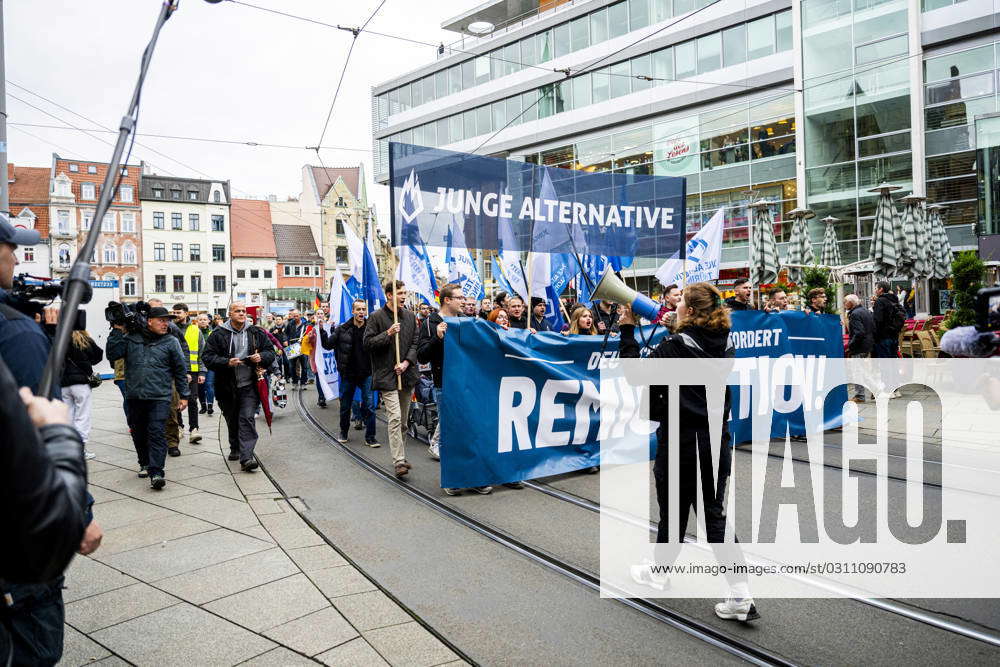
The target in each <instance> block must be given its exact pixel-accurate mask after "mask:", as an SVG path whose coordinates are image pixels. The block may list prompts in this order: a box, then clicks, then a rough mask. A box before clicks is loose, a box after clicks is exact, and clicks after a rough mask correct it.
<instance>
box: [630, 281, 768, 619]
mask: <svg viewBox="0 0 1000 667" xmlns="http://www.w3.org/2000/svg"><path fill="white" fill-rule="evenodd" d="M636 324H637V318H636V316H635V313H634V312H633V308H632V307H630V306H627V305H626V306H622V308H621V314H620V316H619V319H618V326H619V329H620V330H621V343H620V346H619V356H621V357H622V358H638V357H639V349H640V348H639V343H638V342H636V339H635V327H636ZM729 328H730V319H729V309H728V308H726V306H725V303H724V302H723V300H722V294H721V293H720V292H719V290H718V289H716V287H715V286H714V285H712V284H710V283H704V282H702V283H694V284H691V285H688V286H687V287H685V288H684V289H683V290H682V294H681V299H680V301H679V302H678V304H677V319H676V325H675V326H674V329H673V330H674V335H672V336H668V337H667V338H665V339H664V340H663V341H661V342H660V344H659V345H657V346H656V348H655V349H653V350H652V352H651V354H650V355H649V356H651V357H660V358H674V359H676V358H684V359H709V358H719V357H722V358H726V357H733V356H734V353H735V351H734V349H733V347H732V345H731V343H730V342H729ZM651 403H652V401H651ZM663 403H664V404H665V401H664V402H663ZM678 403H679V408H680V411H679V424H678V434H679V447H680V451H679V452H678V460H679V462H680V470H679V474H678V480H679V484H680V488H679V493H678V498H679V501H680V508H679V509H680V514H679V518H680V535H679V536H677V537H678V541H677V542H676V543H675V544H673V545H669V544H666V543H667V542H669V539H668V535H669V533H668V531H669V513H668V506H667V504H668V498H669V495H668V488H667V481H668V479H669V478H668V468H667V465H668V447H669V445H668V440H667V437H668V436H667V434H668V429H667V421H666V414H665V411H664V410H659V409H656V410H651V414H650V419H651V420H652V421H658V422H660V426H659V428H658V429H657V431H656V436H657V447H656V459H655V462H654V464H653V476H654V478H655V480H656V500H657V503H658V504H659V507H660V523H659V528H658V530H657V535H656V541H657V543H658V545H657V550H656V560H657V562H656V563H655V565H657V566H663V565H671V564H672V563H673V560H674V559H675V558H676V556H677V553H678V551H679V545H680V543H681V542H683V540H684V533H685V531H686V528H687V519H688V514H689V512H690V510H691V509H695V511H697V495H696V494H697V493H698V489H699V487H700V488H701V493H702V500H703V503H704V509H705V528H706V532H707V534H708V541H709V543H711V545H712V549H713V551H714V553H715V554H716V558H717V559H718V560H719V562H720V563H727V564H733V563H735V564H736V565H745V562H744V559H743V552H742V549H740V547H739V544H738V543H736V541H735V539H734V541H733V542H732V543H726V542H725V534H726V515H725V509H724V499H725V495H726V482H727V480H728V478H729V473H730V470H731V468H732V450H731V448H730V438H729V429H728V427H727V424H726V421H725V417H726V416H727V415H728V414H729V404H730V394H729V389H728V387H727V388H726V398H725V406H724V409H723V412H722V414H723V422H722V442H721V447H720V452H719V465H718V478H717V480H713V481H715V483H714V484H711V483H709V484H702V483H701V480H699V479H698V477H697V475H698V464H699V462H700V464H701V471H702V474H703V475H704V474H707V475H709V476H711V474H712V470H713V465H712V448H711V446H710V436H709V425H708V405H707V401H706V397H705V389H704V387H700V386H697V385H693V386H686V387H684V388H683V389H682V390H681V392H680V396H679V399H678ZM654 412H655V413H654ZM660 543H662V544H660ZM651 565H654V564H653V563H648V562H647V563H644V564H643V565H638V566H633V567H632V577H633V579H635V580H636V581H638V582H640V583H643V584H646V585H650V586H653V587H655V588H660V589H661V590H662V589H664V588H665V587H666V586H667V585H668V583H669V582H668V581H667V579H666V577H664V576H663V575H661V574H659V573H657V572H656V571H654V570H653V569H652V568H651V567H650V566H651ZM730 571H732V568H731V569H730ZM743 571H744V572H745V571H746V570H745V568H744V569H743ZM726 579H727V581H728V583H729V586H730V593H729V596H728V598H727V599H726V601H725V602H720V603H719V604H717V605H715V613H716V615H718V616H719V617H720V618H723V619H727V620H739V621H744V622H745V621H752V620H754V619H757V618H759V617H760V615H759V614H758V613H757V609H756V607H755V605H754V601H753V598H752V597H751V595H750V590H749V587H748V585H747V578H746V574H742V575H738V574H727V575H726Z"/></svg>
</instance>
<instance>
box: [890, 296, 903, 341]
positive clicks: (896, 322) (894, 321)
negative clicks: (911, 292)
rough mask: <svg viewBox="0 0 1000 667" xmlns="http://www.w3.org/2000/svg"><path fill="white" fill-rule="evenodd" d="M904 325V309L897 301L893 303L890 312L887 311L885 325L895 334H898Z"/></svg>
mask: <svg viewBox="0 0 1000 667" xmlns="http://www.w3.org/2000/svg"><path fill="white" fill-rule="evenodd" d="M905 325H906V311H905V310H903V307H902V306H901V305H899V304H898V303H894V304H893V308H892V312H890V313H889V321H888V322H887V323H886V327H887V328H888V329H889V331H890V332H892V333H893V334H895V335H897V336H898V335H899V332H900V331H902V330H903V327H904V326H905Z"/></svg>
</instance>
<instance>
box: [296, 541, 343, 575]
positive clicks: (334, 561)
mask: <svg viewBox="0 0 1000 667" xmlns="http://www.w3.org/2000/svg"><path fill="white" fill-rule="evenodd" d="M288 555H289V556H291V558H292V560H293V561H295V564H296V565H298V566H299V567H300V568H302V571H303V572H312V571H313V570H324V569H326V568H328V567H340V566H341V565H347V561H346V560H344V557H343V556H341V555H340V554H339V553H337V552H336V551H335V550H334V549H333V547H331V546H329V545H327V544H323V545H321V546H315V547H303V548H301V549H289V550H288Z"/></svg>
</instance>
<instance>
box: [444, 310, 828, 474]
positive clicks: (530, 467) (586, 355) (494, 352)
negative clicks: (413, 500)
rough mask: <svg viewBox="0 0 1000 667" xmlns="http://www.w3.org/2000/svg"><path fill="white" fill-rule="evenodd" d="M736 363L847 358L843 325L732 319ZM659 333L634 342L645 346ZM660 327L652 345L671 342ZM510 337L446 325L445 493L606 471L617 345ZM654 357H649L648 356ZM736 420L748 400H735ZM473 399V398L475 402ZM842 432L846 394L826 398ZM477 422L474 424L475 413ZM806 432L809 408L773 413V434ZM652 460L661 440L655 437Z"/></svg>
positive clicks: (485, 327)
mask: <svg viewBox="0 0 1000 667" xmlns="http://www.w3.org/2000/svg"><path fill="white" fill-rule="evenodd" d="M732 319H733V328H732V331H731V333H730V336H731V338H732V340H733V343H734V345H735V346H736V355H737V357H747V356H770V357H780V356H782V355H789V354H794V355H797V356H807V357H808V356H815V357H817V358H821V357H843V345H842V342H841V340H842V337H841V328H840V320H839V319H838V318H837V317H836V316H833V315H806V314H805V313H800V312H786V313H781V314H772V315H769V314H765V313H762V312H756V311H748V312H737V313H733V314H732ZM652 330H653V328H652V327H647V328H646V329H644V330H643V332H642V335H641V336H640V335H639V332H637V335H636V338H637V339H638V340H640V341H644V340H647V339H648V338H649V335H650V333H652ZM666 335H667V332H665V331H664V330H663V329H662V328H657V329H656V333H654V334H653V338H652V339H651V340H648V343H649V344H650V345H652V346H655V345H657V344H658V343H659V342H660V341H661V340H662V339H663V338H664V337H665V336H666ZM603 341H604V338H603V337H602V336H562V335H560V334H557V333H540V334H530V333H529V332H528V331H526V330H522V329H511V330H509V331H503V330H501V329H499V328H498V327H495V326H493V325H491V324H489V323H487V322H484V321H482V320H480V319H478V318H475V319H469V318H448V335H447V336H445V355H444V358H445V373H444V387H443V389H444V396H445V398H444V400H443V401H442V403H443V404H442V405H441V406H440V407H439V409H440V418H441V485H442V486H443V487H455V488H469V487H474V486H485V485H490V484H502V483H505V482H513V481H521V480H527V479H536V478H539V477H547V476H550V475H558V474H561V473H566V472H571V471H574V470H581V469H583V468H588V467H590V466H595V465H599V464H600V460H599V455H600V441H599V439H598V432H599V430H600V428H601V420H600V369H601V366H602V365H603V364H605V363H607V361H608V360H610V359H613V358H614V357H617V355H618V340H617V338H614V337H612V338H610V339H608V343H607V346H606V348H605V349H604V350H603V352H602V343H603ZM647 352H648V349H644V350H643V354H644V355H645V354H646V353H647ZM733 394H734V397H733V407H732V410H733V415H736V416H737V417H738V415H739V410H740V405H741V404H740V396H739V392H738V391H734V392H733ZM470 397H474V398H470ZM826 400H827V404H828V405H829V406H835V407H836V409H835V410H828V411H827V414H833V415H835V416H836V419H835V420H833V421H830V422H828V423H827V424H826V428H832V427H834V426H839V425H840V421H839V417H840V406H842V405H843V402H844V401H846V400H847V392H846V388H844V387H840V388H838V389H835V390H834V391H832V392H831V393H830V395H829V396H827V398H826ZM473 414H474V415H475V418H470V416H471V415H473ZM786 428H790V429H791V432H792V433H793V434H802V433H804V432H805V429H804V418H803V414H802V410H801V409H798V410H796V411H793V412H791V413H789V414H782V413H779V412H775V413H774V416H773V422H772V433H773V435H775V436H783V435H784V434H785V433H786V430H785V429H786ZM730 430H731V432H732V434H733V438H734V442H736V443H739V442H744V441H746V440H749V439H750V437H749V434H750V419H749V418H746V419H734V420H732V421H731V422H730ZM650 439H651V449H650V453H651V455H652V454H653V453H654V452H655V435H651V436H650Z"/></svg>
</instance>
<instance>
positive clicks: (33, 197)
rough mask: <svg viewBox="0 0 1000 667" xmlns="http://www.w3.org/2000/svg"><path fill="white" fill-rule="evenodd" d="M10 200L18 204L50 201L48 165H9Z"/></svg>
mask: <svg viewBox="0 0 1000 667" xmlns="http://www.w3.org/2000/svg"><path fill="white" fill-rule="evenodd" d="M7 180H9V181H11V183H10V201H11V202H12V203H18V204H48V203H49V170H48V169H47V168H46V167H17V166H15V165H12V164H8V165H7Z"/></svg>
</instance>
